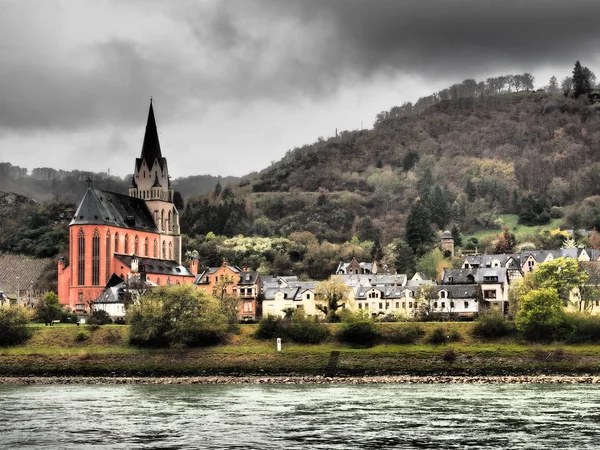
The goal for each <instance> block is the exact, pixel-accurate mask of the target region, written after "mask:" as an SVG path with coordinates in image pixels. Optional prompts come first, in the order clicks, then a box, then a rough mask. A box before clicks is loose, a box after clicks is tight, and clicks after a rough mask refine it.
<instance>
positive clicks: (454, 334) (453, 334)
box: [448, 328, 463, 342]
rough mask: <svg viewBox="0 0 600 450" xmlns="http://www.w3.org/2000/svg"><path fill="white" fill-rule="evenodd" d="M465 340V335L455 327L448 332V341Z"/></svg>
mask: <svg viewBox="0 0 600 450" xmlns="http://www.w3.org/2000/svg"><path fill="white" fill-rule="evenodd" d="M462 340H463V335H462V334H461V333H460V331H458V330H457V329H455V328H452V329H451V330H450V331H449V332H448V341H449V342H460V341H462Z"/></svg>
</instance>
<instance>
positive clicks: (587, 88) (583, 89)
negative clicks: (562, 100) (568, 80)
mask: <svg viewBox="0 0 600 450" xmlns="http://www.w3.org/2000/svg"><path fill="white" fill-rule="evenodd" d="M590 74H591V71H590V69H588V68H587V67H582V66H581V63H580V62H579V61H577V62H576V63H575V67H574V68H573V97H575V98H578V97H580V96H582V95H588V94H589V93H591V92H592V86H591V84H590Z"/></svg>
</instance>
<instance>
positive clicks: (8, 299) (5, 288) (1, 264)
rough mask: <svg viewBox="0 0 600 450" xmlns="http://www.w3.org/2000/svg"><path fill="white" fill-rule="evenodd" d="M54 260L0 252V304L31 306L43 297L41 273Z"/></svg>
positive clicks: (52, 263) (44, 291)
mask: <svg viewBox="0 0 600 450" xmlns="http://www.w3.org/2000/svg"><path fill="white" fill-rule="evenodd" d="M54 264H55V262H54V261H53V260H52V259H48V258H32V257H29V256H24V255H12V254H0V305H1V306H8V305H9V304H10V305H19V306H24V307H28V308H33V307H34V306H35V305H37V303H38V302H39V301H40V300H41V299H42V298H43V297H44V294H45V293H46V290H45V289H43V288H40V282H41V281H42V277H43V275H44V274H45V273H46V272H47V270H48V268H49V266H51V265H54Z"/></svg>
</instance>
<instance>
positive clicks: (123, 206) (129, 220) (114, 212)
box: [71, 187, 158, 233]
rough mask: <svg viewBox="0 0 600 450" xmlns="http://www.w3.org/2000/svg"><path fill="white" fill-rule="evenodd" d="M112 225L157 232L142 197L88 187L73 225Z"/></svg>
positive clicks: (72, 222)
mask: <svg viewBox="0 0 600 450" xmlns="http://www.w3.org/2000/svg"><path fill="white" fill-rule="evenodd" d="M89 224H98V225H110V226H113V227H121V228H129V229H132V230H140V231H150V232H154V233H157V232H158V230H157V229H156V225H155V223H154V219H153V218H152V214H151V213H150V210H149V209H148V206H147V205H146V202H145V201H144V200H142V199H141V198H134V197H130V196H128V195H123V194H117V193H115V192H108V191H101V190H99V189H92V188H91V187H89V188H88V190H87V191H86V193H85V195H84V196H83V200H81V203H80V204H79V207H78V208H77V212H76V213H75V217H73V220H72V221H71V225H89Z"/></svg>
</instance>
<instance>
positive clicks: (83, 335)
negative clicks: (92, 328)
mask: <svg viewBox="0 0 600 450" xmlns="http://www.w3.org/2000/svg"><path fill="white" fill-rule="evenodd" d="M89 338H90V333H88V332H87V331H83V330H81V331H78V332H77V334H76V335H75V340H76V341H77V342H83V341H87V340H88V339H89Z"/></svg>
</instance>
